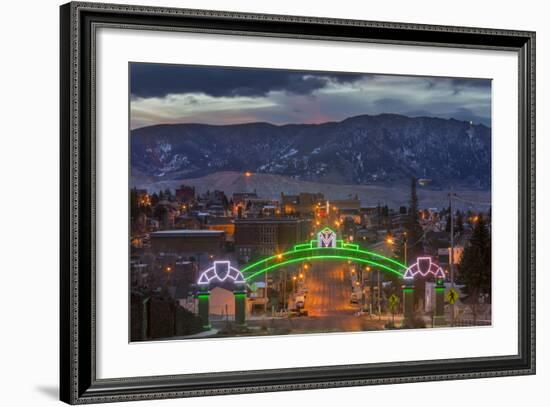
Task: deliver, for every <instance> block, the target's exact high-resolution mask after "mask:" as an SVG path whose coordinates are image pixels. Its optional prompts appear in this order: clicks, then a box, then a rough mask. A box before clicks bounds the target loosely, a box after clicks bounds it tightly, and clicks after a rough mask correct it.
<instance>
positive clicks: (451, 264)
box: [449, 186, 455, 325]
mask: <svg viewBox="0 0 550 407" xmlns="http://www.w3.org/2000/svg"><path fill="white" fill-rule="evenodd" d="M453 195H454V192H453V187H452V186H451V192H450V193H449V212H450V213H449V216H450V217H451V251H450V253H449V271H450V273H451V288H453V289H454V288H455V267H454V254H455V231H454V216H453ZM454 319H455V305H454V304H451V325H454Z"/></svg>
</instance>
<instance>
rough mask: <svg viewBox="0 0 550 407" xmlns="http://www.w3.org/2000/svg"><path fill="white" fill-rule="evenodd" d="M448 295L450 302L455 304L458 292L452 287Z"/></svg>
mask: <svg viewBox="0 0 550 407" xmlns="http://www.w3.org/2000/svg"><path fill="white" fill-rule="evenodd" d="M446 297H447V301H448V302H449V304H454V303H455V302H456V300H458V292H457V291H456V290H455V289H454V288H453V287H451V289H450V290H449V291H448V292H447V295H446Z"/></svg>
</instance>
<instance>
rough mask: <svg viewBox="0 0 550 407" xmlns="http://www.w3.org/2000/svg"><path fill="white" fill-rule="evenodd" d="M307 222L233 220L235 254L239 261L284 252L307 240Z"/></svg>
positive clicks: (309, 231) (259, 219)
mask: <svg viewBox="0 0 550 407" xmlns="http://www.w3.org/2000/svg"><path fill="white" fill-rule="evenodd" d="M310 233H311V221H310V220H306V219H295V218H251V219H250V218H249V219H236V220H235V252H236V254H237V256H238V259H239V261H241V262H247V261H249V260H251V259H254V258H257V257H261V256H267V255H271V254H274V253H279V252H282V251H285V250H287V249H289V248H291V247H292V246H294V245H295V244H297V243H301V242H305V241H307V240H309V239H310V238H311V235H310Z"/></svg>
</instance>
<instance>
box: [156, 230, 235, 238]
mask: <svg viewBox="0 0 550 407" xmlns="http://www.w3.org/2000/svg"><path fill="white" fill-rule="evenodd" d="M224 233H225V232H224V231H223V230H207V229H198V230H194V229H174V230H159V231H157V232H153V233H151V237H184V236H185V237H190V236H219V235H222V234H224Z"/></svg>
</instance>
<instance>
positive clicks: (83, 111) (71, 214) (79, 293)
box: [60, 2, 535, 404]
mask: <svg viewBox="0 0 550 407" xmlns="http://www.w3.org/2000/svg"><path fill="white" fill-rule="evenodd" d="M60 22H61V35H60V37H61V38H60V50H61V51H60V101H61V107H60V120H61V125H60V129H61V130H60V133H61V134H60V147H61V165H60V167H61V171H60V179H61V206H60V211H61V212H60V215H61V225H60V233H61V244H60V262H61V267H60V295H61V300H60V395H61V400H62V401H64V402H67V403H70V404H83V403H99V402H116V401H125V400H144V399H163V398H175V397H194V396H207V395H221V394H235V393H252V392H266V391H280V390H297V389H318V388H329V387H339V386H358V385H371V384H389V383H404V382H415V381H429V380H451V379H469V378H478V377H493V376H508V375H526V374H534V373H535V33H534V32H526V31H510V30H500V29H482V28H470V27H450V26H434V25H418V24H404V23H392V22H375V21H356V20H341V19H330V18H313V17H296V16H282V15H262V14H246V13H233V12H224V11H206V10H188V9H173V8H157V7H143V6H129V5H114V4H96V3H80V2H73V3H68V4H65V5H63V6H61V8H60ZM100 26H114V27H119V28H126V29H132V30H176V31H178V30H181V31H191V32H205V33H222V34H238V35H253V36H266V37H270V36H274V37H281V36H282V37H287V38H302V39H324V40H332V41H362V42H375V43H388V44H406V45H415V46H441V47H456V48H474V49H483V50H508V51H514V52H517V54H518V57H519V58H518V59H519V70H518V71H519V104H518V112H519V129H518V130H519V139H518V144H519V167H518V179H519V236H518V245H519V264H518V272H519V286H518V298H519V310H518V311H519V327H518V332H519V349H518V353H517V354H515V355H508V356H500V357H475V358H467V359H452V360H451V359H446V360H436V361H430V360H420V361H414V362H391V363H377V364H368V365H347V366H344V365H339V366H325V367H303V368H289V369H277V370H260V371H235V372H230V373H204V374H192V375H176V376H154V377H153V376H151V377H135V378H133V377H132V378H113V379H97V378H96V347H95V345H96V344H95V329H96V328H95V323H96V322H95V300H96V291H95V258H94V254H95V201H94V191H95V167H94V166H95V159H96V157H95V150H94V145H95V144H94V142H95V134H94V131H95V123H94V120H95V118H94V113H95V94H94V92H95V70H94V63H95V59H94V58H95V55H94V51H95V49H94V42H93V39H94V35H95V30H96V28H97V27H100Z"/></svg>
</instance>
